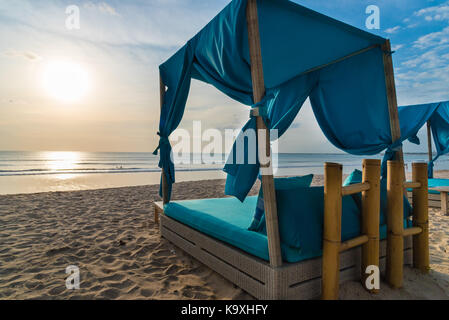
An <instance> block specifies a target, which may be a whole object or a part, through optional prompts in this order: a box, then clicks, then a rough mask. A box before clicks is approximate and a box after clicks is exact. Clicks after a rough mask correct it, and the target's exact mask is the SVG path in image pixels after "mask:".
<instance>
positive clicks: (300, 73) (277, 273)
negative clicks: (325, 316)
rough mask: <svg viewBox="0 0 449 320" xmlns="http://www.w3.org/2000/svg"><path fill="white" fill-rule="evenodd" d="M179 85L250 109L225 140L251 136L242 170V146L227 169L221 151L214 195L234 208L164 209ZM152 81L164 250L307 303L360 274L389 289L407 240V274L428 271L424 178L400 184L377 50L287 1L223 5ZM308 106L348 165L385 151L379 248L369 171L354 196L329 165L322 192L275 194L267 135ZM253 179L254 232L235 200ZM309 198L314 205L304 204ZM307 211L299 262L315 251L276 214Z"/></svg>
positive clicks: (388, 83)
mask: <svg viewBox="0 0 449 320" xmlns="http://www.w3.org/2000/svg"><path fill="white" fill-rule="evenodd" d="M192 78H194V79H197V80H200V81H204V82H207V83H209V84H211V85H213V86H214V87H216V88H217V89H218V90H220V91H222V92H224V93H225V94H226V95H228V96H229V97H231V98H233V99H235V100H237V101H239V102H241V103H243V104H246V105H250V106H251V108H252V110H251V114H250V119H249V120H248V122H247V123H246V125H245V126H244V127H243V129H242V132H241V134H240V136H239V137H238V138H237V141H239V138H241V137H242V136H244V135H245V134H246V133H247V132H249V131H250V130H258V131H259V133H260V132H261V133H262V134H261V135H258V136H257V150H256V151H255V153H256V157H255V158H256V163H249V161H248V159H249V156H250V153H251V152H253V151H250V148H249V147H248V146H247V147H246V148H245V149H244V152H245V157H244V159H245V162H244V163H237V161H235V160H236V159H235V158H236V148H237V145H236V144H235V145H234V147H233V149H232V151H231V154H230V156H229V159H228V161H227V163H226V165H225V168H224V171H225V172H226V173H227V180H226V187H225V193H226V195H229V196H233V197H234V198H225V199H207V200H205V199H203V200H188V201H172V202H170V197H171V191H172V184H173V183H174V182H175V177H174V175H175V172H174V164H173V161H172V159H171V146H170V141H169V139H168V138H169V135H170V134H171V133H172V132H173V131H174V130H175V129H176V128H177V126H178V125H179V123H180V121H181V119H182V116H183V114H184V110H185V105H186V100H187V96H188V93H189V88H190V81H191V79H192ZM160 80H161V119H160V125H159V132H158V135H159V136H160V142H159V146H158V149H157V150H159V151H160V162H159V166H160V167H161V168H162V177H161V188H160V194H161V196H162V198H163V202H161V203H156V207H155V210H156V212H155V218H158V217H159V215H160V223H161V234H162V236H163V237H165V238H166V239H168V240H170V241H171V242H173V243H174V244H175V245H177V246H179V247H180V248H182V249H183V250H185V251H186V252H188V253H189V254H191V255H192V256H194V257H195V258H197V259H198V260H200V261H201V262H203V263H205V264H206V265H208V266H209V267H211V268H212V269H214V270H215V271H217V272H219V273H220V274H221V275H223V276H224V277H226V278H228V279H229V280H231V281H232V282H234V283H235V284H237V285H238V286H240V287H241V288H243V289H244V290H246V291H247V292H249V293H250V294H252V295H253V296H255V297H257V298H261V299H287V298H315V297H317V296H319V295H320V293H322V296H323V298H326V299H335V298H338V286H339V282H340V281H343V280H346V279H358V278H360V277H361V274H360V270H361V269H363V270H366V267H367V266H369V265H376V266H380V267H381V268H383V269H385V268H386V266H387V279H388V281H389V282H390V284H392V285H393V286H396V287H400V286H401V283H402V268H403V264H404V262H405V263H408V264H410V263H411V252H412V248H411V239H410V236H412V235H413V236H414V239H417V241H414V243H413V244H414V245H413V251H414V252H415V254H414V255H413V257H414V265H415V266H416V267H419V268H420V269H422V270H427V267H428V259H427V260H426V259H425V256H426V251H425V250H426V246H425V243H426V235H427V234H426V230H427V229H426V221H427V219H426V214H427V200H426V201H423V200H422V199H427V165H426V164H414V180H413V182H411V183H408V184H406V185H404V172H403V160H402V151H401V145H400V142H399V140H400V137H401V134H400V126H399V120H398V108H397V102H396V92H395V85H394V75H393V65H392V58H391V49H390V43H389V41H388V40H386V39H383V38H381V37H378V36H375V35H372V34H370V33H367V32H364V31H361V30H359V29H356V28H354V27H352V26H349V25H347V24H344V23H342V22H339V21H337V20H334V19H332V18H329V17H326V16H323V15H321V14H319V13H316V12H314V11H312V10H309V9H307V8H305V7H302V6H300V5H298V4H295V3H292V2H290V1H281V0H276V1H275V0H259V1H256V0H234V1H231V3H230V4H229V5H228V6H227V7H226V8H225V9H223V10H222V11H221V12H220V13H219V14H218V15H217V16H216V17H215V18H214V19H213V20H211V21H210V22H209V23H208V24H207V25H206V26H205V27H204V28H203V29H202V30H201V31H200V32H199V33H198V34H197V35H196V36H195V37H193V38H192V39H191V40H189V41H188V42H187V44H186V45H185V46H184V47H182V48H181V49H180V50H179V51H177V52H176V53H175V54H174V55H173V56H172V57H171V58H170V59H168V60H167V61H166V62H165V63H163V64H162V65H161V66H160ZM307 97H309V98H310V100H311V104H312V108H313V111H314V113H315V116H316V118H317V121H318V123H319V125H320V127H321V129H322V130H323V132H324V134H325V135H326V137H327V138H328V140H329V141H330V142H331V143H332V144H334V145H335V146H337V147H338V148H340V149H342V150H344V151H346V152H348V153H351V154H357V155H374V154H377V153H379V152H381V151H383V150H385V149H387V150H388V152H387V153H386V158H385V160H391V161H388V165H387V161H385V163H384V164H385V166H384V167H385V168H386V169H387V170H386V175H387V180H388V182H387V183H388V201H389V203H388V212H387V215H388V223H387V225H386V226H385V230H384V232H383V233H384V235H383V238H385V237H386V238H387V241H382V242H380V241H379V238H380V237H381V236H382V231H381V230H380V228H379V226H380V223H379V211H380V209H379V206H380V196H379V193H380V192H379V184H380V183H379V181H380V162H379V161H376V160H365V161H364V163H363V169H364V171H363V179H362V181H361V182H360V183H357V184H353V185H349V186H345V187H342V166H341V165H339V164H332V163H326V164H325V186H324V188H321V189H319V188H318V189H316V188H315V189H314V188H308V186H307V187H298V188H296V189H292V190H287V191H286V192H285V193H281V192H280V190H278V186H277V180H276V181H275V179H274V178H273V174H272V171H271V170H272V168H271V158H270V153H271V151H270V139H269V138H267V136H268V137H269V134H267V132H268V131H269V130H278V136H281V135H282V134H283V133H284V132H285V131H286V130H287V129H288V127H289V126H290V124H291V123H292V121H293V120H294V118H295V117H296V115H297V114H298V112H299V110H300V109H301V106H302V105H303V103H304V101H305V100H306V99H307ZM157 150H156V151H157ZM265 159H268V162H265V161H262V160H265ZM259 173H262V175H261V180H262V188H263V205H264V217H263V221H264V223H263V224H262V227H264V228H263V229H264V230H265V231H264V232H262V233H257V232H254V231H250V230H248V227H247V225H249V222H250V221H251V216H252V213H253V212H254V209H255V206H256V205H255V203H256V201H257V200H256V199H255V198H252V197H247V195H248V192H249V191H250V189H251V187H252V186H253V184H254V182H255V181H256V179H257V177H258V175H259ZM423 176H425V179H424V178H423ZM405 186H407V187H410V188H415V189H414V216H413V225H414V227H410V225H409V224H408V221H407V219H406V217H404V215H403V212H404V210H403V190H404V187H405ZM292 192H293V193H292ZM295 192H296V193H295ZM360 193H361V207H360V210H359V211H357V209H356V210H355V211H354V210H353V211H351V210H349V209H348V208H349V207H350V208H355V206H354V199H353V198H352V195H354V194H355V195H360ZM304 194H305V195H306V196H303V195H304ZM311 194H313V195H314V197H315V198H314V199H315V200H314V201H311V200H310V198H309V197H308V196H307V195H311ZM301 195H302V198H301ZM283 197H285V199H284V198H283ZM282 199H284V200H282ZM292 199H293V200H292ZM295 199H297V200H298V201H299V203H295V202H294V200H295ZM300 199H302V200H300ZM306 203H308V205H309V207H311V208H314V210H315V211H317V212H318V214H317V215H315V216H313V215H312V214H310V216H307V215H306V216H305V218H304V219H305V220H304V221H302V224H301V226H304V225H306V227H308V228H309V227H310V230H315V231H316V232H309V233H308V237H305V236H304V235H301V234H299V235H298V234H297V233H295V232H296V230H293V233H295V235H296V236H298V237H299V238H301V239H302V240H304V239H305V240H306V242H307V241H308V244H312V246H310V247H309V249H310V248H311V247H313V245H315V248H314V249H315V251H313V250H310V251H306V250H304V248H305V246H299V245H298V246H296V245H295V244H293V245H292V244H291V243H289V240H290V237H289V236H291V235H290V234H288V233H286V232H285V229H288V228H289V225H288V222H289V220H286V218H285V216H284V213H286V212H287V213H288V211H289V209H292V210H290V211H294V208H297V207H303V206H306ZM342 208H343V209H342ZM385 210H387V209H385ZM356 211H357V212H358V213H355V216H357V218H355V219H352V220H351V221H352V222H354V225H353V226H352V227H353V229H354V228H355V229H354V230H356V231H357V232H356V234H353V235H351V236H350V235H347V238H346V239H345V238H343V239H342V232H343V229H346V228H347V227H348V224H347V223H345V222H343V223H342V220H345V217H347V216H348V214H350V213H351V212H352V213H354V212H356ZM348 212H349V213H348ZM278 213H279V214H278ZM303 214H304V212H303ZM314 217H315V218H314ZM353 217H354V216H353ZM293 218H298V217H293ZM286 222H287V223H286ZM408 227H410V228H408ZM404 228H407V229H405V230H404ZM354 230H352V231H354ZM308 231H309V230H306V231H305V232H308ZM317 236H318V239H317V238H316V237H317ZM306 238H307V239H306ZM312 238H313V239H315V241H312V240H311V239H312ZM404 239H405V241H404ZM287 240H288V241H287ZM293 240H296V239H293ZM387 243H388V245H387ZM302 244H304V243H302ZM418 244H419V245H418ZM316 246H318V247H317V248H316ZM359 246H362V249H361V250H360V247H359ZM321 254H322V257H321ZM360 257H361V258H360ZM423 257H424V258H423ZM360 260H361V261H360ZM363 276H365V274H364V273H362V277H363ZM371 291H375V289H373V288H371Z"/></svg>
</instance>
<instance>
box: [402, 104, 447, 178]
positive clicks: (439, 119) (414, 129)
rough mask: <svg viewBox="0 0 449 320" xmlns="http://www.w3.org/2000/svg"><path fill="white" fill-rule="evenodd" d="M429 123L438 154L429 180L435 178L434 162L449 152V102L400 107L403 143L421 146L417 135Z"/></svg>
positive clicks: (430, 166)
mask: <svg viewBox="0 0 449 320" xmlns="http://www.w3.org/2000/svg"><path fill="white" fill-rule="evenodd" d="M427 121H430V126H431V128H432V137H433V141H434V144H435V147H436V152H437V154H436V156H435V157H434V158H433V159H432V161H430V162H429V178H433V167H434V162H435V161H436V160H437V159H438V158H439V157H440V156H442V155H444V154H446V153H448V152H449V101H444V102H435V103H428V104H419V105H412V106H403V107H399V122H400V124H401V141H404V140H407V139H408V140H409V141H410V142H412V143H415V144H420V141H419V138H418V136H417V134H418V131H419V130H420V129H421V128H422V127H423V126H424V125H425V124H426V122H427Z"/></svg>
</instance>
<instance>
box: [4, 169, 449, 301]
mask: <svg viewBox="0 0 449 320" xmlns="http://www.w3.org/2000/svg"><path fill="white" fill-rule="evenodd" d="M320 182H322V176H317V177H315V179H314V181H313V184H314V185H316V184H320ZM224 183H225V181H224V180H221V179H220V180H203V181H201V183H198V182H179V183H176V184H175V185H174V187H173V200H183V199H194V198H197V199H199V198H212V197H223V196H224ZM158 190H159V186H158V185H147V186H135V187H120V188H109V189H96V190H81V191H67V192H47V193H34V194H17V195H3V196H0V241H1V242H2V244H4V245H3V246H2V247H1V248H0V274H2V277H0V299H220V300H221V299H253V298H252V297H251V296H250V295H248V294H247V293H245V292H244V291H242V290H241V289H239V288H237V287H236V286H234V285H233V284H232V283H230V282H229V281H227V280H226V279H224V278H223V277H222V276H220V275H219V274H217V273H215V272H213V271H212V270H210V269H209V268H207V267H205V266H204V265H202V264H201V263H200V262H198V261H197V260H195V259H193V258H191V257H189V256H188V255H186V254H184V253H183V252H182V251H181V250H180V249H178V248H177V247H175V246H173V245H172V244H171V243H169V242H168V241H167V240H165V239H163V238H162V239H161V238H160V234H159V229H158V226H157V225H156V224H155V223H154V210H153V205H152V203H153V202H154V201H158V200H159V199H160V198H159V196H158ZM257 193H258V184H256V185H255V187H254V188H253V190H252V191H251V195H255V194H257ZM430 216H431V224H430V228H431V239H430V241H431V243H430V251H431V266H432V269H433V270H432V271H431V273H430V274H429V275H425V276H423V275H420V274H417V273H416V271H415V270H413V269H410V268H405V272H404V273H405V276H404V288H403V289H400V290H392V289H390V288H388V286H387V285H386V284H384V283H382V284H381V292H380V294H378V295H373V296H371V295H369V294H368V293H366V292H365V291H364V290H363V288H362V286H361V285H360V284H359V283H358V282H354V281H352V282H347V283H345V284H343V285H342V286H341V290H340V293H341V294H340V298H341V299H449V253H448V252H447V251H448V250H447V248H448V247H449V219H448V217H446V216H441V215H440V214H439V212H437V211H435V210H432V211H431V213H430ZM69 265H76V266H78V267H79V270H80V278H81V281H80V289H79V290H74V291H73V290H67V289H66V287H65V279H66V278H67V274H66V273H65V268H66V267H67V266H69Z"/></svg>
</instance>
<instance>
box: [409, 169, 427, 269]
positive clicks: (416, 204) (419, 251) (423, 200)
mask: <svg viewBox="0 0 449 320" xmlns="http://www.w3.org/2000/svg"><path fill="white" fill-rule="evenodd" d="M412 168H413V171H412V180H413V182H419V183H420V184H421V187H420V188H417V189H413V226H414V227H419V228H421V229H422V232H421V233H419V234H416V235H414V236H413V266H414V267H415V268H417V269H419V270H421V271H422V272H424V273H427V272H429V269H430V262H429V203H428V182H427V181H428V180H427V164H426V163H413V164H412Z"/></svg>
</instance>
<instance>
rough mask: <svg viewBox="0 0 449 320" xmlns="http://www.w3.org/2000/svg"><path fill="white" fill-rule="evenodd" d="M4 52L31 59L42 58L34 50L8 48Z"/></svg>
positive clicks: (10, 55) (9, 55)
mask: <svg viewBox="0 0 449 320" xmlns="http://www.w3.org/2000/svg"><path fill="white" fill-rule="evenodd" d="M4 54H5V55H6V56H8V57H20V58H24V59H27V60H30V61H39V60H41V59H42V57H41V56H39V55H38V54H36V53H34V52H32V51H19V50H7V51H6V52H5V53H4Z"/></svg>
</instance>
